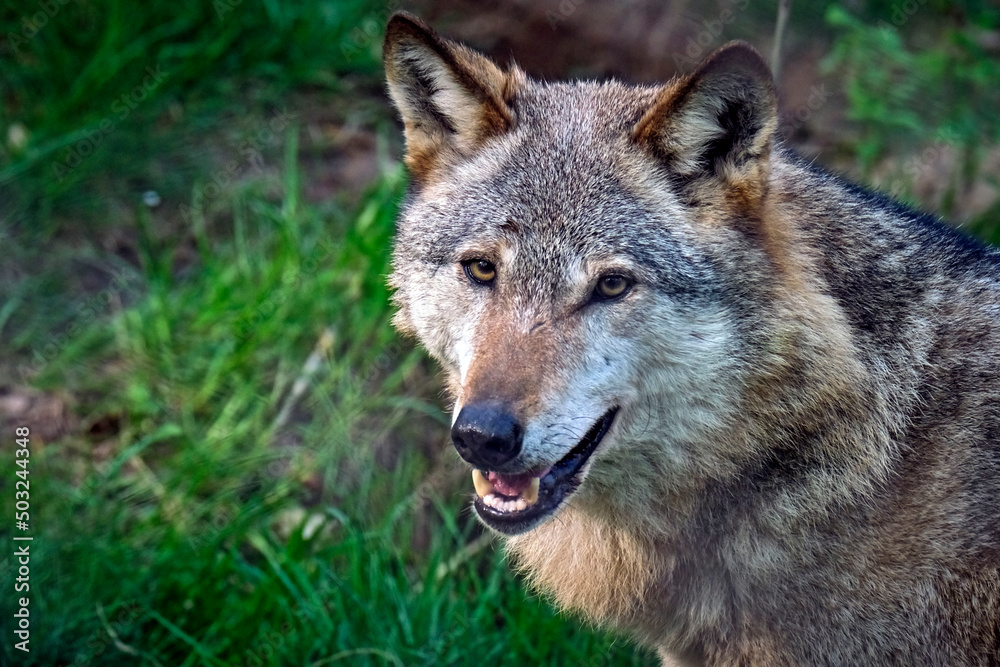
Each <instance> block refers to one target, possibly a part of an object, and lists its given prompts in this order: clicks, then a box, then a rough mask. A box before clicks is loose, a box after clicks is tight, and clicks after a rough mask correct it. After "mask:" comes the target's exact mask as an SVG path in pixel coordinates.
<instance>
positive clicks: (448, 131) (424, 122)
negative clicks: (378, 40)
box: [382, 12, 524, 180]
mask: <svg viewBox="0 0 1000 667" xmlns="http://www.w3.org/2000/svg"><path fill="white" fill-rule="evenodd" d="M382 60H383V62H384V64H385V74H386V78H387V80H388V82H389V95H390V96H391V97H392V101H393V102H394V103H395V105H396V108H397V109H398V110H399V113H400V115H401V116H402V117H403V125H404V133H405V136H406V164H407V166H408V167H409V168H410V171H411V172H412V173H413V175H414V176H415V177H416V178H417V179H418V180H419V179H421V178H423V177H425V176H426V175H427V174H428V172H430V171H431V170H432V169H433V168H434V167H435V166H436V165H437V164H438V163H439V162H440V161H441V159H442V158H445V157H446V156H447V154H449V153H454V152H457V153H458V154H468V153H470V152H472V151H474V150H475V149H476V148H477V147H479V146H480V145H481V144H482V143H483V142H484V141H485V140H486V139H488V138H490V137H492V136H496V135H499V134H502V133H504V132H506V131H508V130H509V129H510V128H511V127H512V126H513V124H514V113H513V111H512V110H511V101H512V100H513V96H514V93H515V91H516V90H517V88H518V86H519V84H520V83H521V82H522V81H523V76H524V75H523V74H522V73H521V72H520V70H518V69H517V68H513V67H512V68H511V70H510V71H507V72H505V71H503V70H501V69H500V68H499V67H497V66H496V65H494V64H493V62H492V61H490V60H489V59H488V58H486V57H485V56H483V55H481V54H479V53H476V52H475V51H473V50H472V49H469V48H466V47H465V46H462V45H461V44H457V43H455V42H452V41H450V40H446V39H443V38H441V37H439V36H438V35H437V34H436V33H435V32H434V31H433V30H431V29H430V28H429V27H427V26H426V25H425V24H424V23H423V22H422V21H420V20H419V19H417V18H416V17H414V16H411V15H409V14H406V13H405V12H400V13H397V14H395V15H394V16H393V17H392V18H391V19H389V25H388V26H387V27H386V33H385V44H384V46H383V49H382Z"/></svg>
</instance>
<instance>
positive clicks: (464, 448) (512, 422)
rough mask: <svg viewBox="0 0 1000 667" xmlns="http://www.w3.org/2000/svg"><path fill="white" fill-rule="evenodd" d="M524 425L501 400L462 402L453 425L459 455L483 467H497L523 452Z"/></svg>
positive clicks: (488, 468) (453, 440) (452, 438)
mask: <svg viewBox="0 0 1000 667" xmlns="http://www.w3.org/2000/svg"><path fill="white" fill-rule="evenodd" d="M523 437H524V429H523V428H522V427H521V424H520V422H519V421H518V420H517V418H516V417H515V416H514V415H513V414H512V413H511V411H510V410H509V409H508V408H506V407H505V406H503V405H502V404H499V403H492V402H487V403H470V404H467V405H464V406H462V410H461V411H460V412H459V413H458V419H456V420H455V423H454V425H453V426H452V427H451V440H452V442H453V443H454V444H455V449H457V450H458V453H459V455H460V456H461V457H462V458H463V459H465V460H466V461H468V462H469V463H471V464H472V465H474V466H476V467H477V468H481V469H483V470H496V469H497V468H499V467H500V466H502V465H503V464H505V463H507V462H508V461H511V460H513V459H514V458H515V457H516V456H517V455H518V454H520V453H521V441H522V439H523Z"/></svg>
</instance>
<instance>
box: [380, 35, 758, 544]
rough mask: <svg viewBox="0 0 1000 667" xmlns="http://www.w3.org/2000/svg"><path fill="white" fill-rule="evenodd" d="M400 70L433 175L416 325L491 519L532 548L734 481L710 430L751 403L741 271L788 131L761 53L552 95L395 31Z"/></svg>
mask: <svg viewBox="0 0 1000 667" xmlns="http://www.w3.org/2000/svg"><path fill="white" fill-rule="evenodd" d="M385 62H386V71H387V75H388V80H389V90H390V93H391V95H392V98H393V100H394V102H395V104H396V106H397V107H398V108H399V110H400V112H401V114H402V116H403V120H404V124H405V132H406V142H407V158H406V160H407V164H408V166H409V167H410V170H411V172H412V176H413V185H412V188H411V191H410V193H409V196H408V197H407V199H406V202H405V204H404V206H403V211H402V214H401V216H400V219H399V224H398V237H397V242H396V248H395V257H394V272H393V275H392V278H391V284H392V286H393V287H394V288H395V289H396V294H395V301H396V304H397V305H398V307H399V313H398V315H397V317H396V324H397V326H398V327H399V328H400V329H402V330H404V331H406V332H409V333H412V334H415V335H416V336H417V337H418V338H419V339H420V340H421V341H422V342H423V343H424V344H425V345H426V347H427V349H428V350H429V351H430V352H431V354H432V355H433V356H434V357H435V358H437V359H438V360H439V361H440V363H441V364H442V365H443V366H444V368H445V369H446V372H447V374H448V377H449V384H450V387H451V390H452V392H453V393H454V396H455V409H454V414H453V426H452V438H453V441H454V444H455V447H456V448H457V449H458V452H459V454H460V455H461V456H462V457H463V458H464V459H465V460H466V461H468V462H469V463H470V464H472V465H473V467H474V470H473V481H474V484H475V489H476V492H477V496H478V497H477V499H476V501H475V507H476V511H477V512H478V514H479V516H480V518H481V519H482V520H483V521H484V522H485V523H486V524H487V525H488V526H490V527H492V528H494V529H496V530H498V531H500V532H502V533H506V534H517V533H521V532H524V531H527V530H530V529H532V528H534V527H535V526H537V525H538V524H539V522H542V521H544V520H545V519H547V518H549V517H551V516H553V515H554V514H556V513H557V512H559V511H560V508H561V507H563V506H564V505H565V504H567V503H580V504H582V506H589V507H591V509H592V510H593V511H596V512H605V513H614V512H615V509H616V505H617V504H620V503H630V502H635V501H636V499H637V498H636V497H635V496H643V500H644V501H645V502H650V501H653V500H656V497H657V496H664V495H672V494H677V493H680V492H681V491H682V490H683V489H684V488H686V487H687V486H689V485H690V484H691V483H692V482H691V480H692V479H693V478H695V477H697V476H699V471H700V470H704V469H709V468H712V469H718V468H719V466H720V465H721V466H722V467H723V468H725V467H726V464H725V460H726V459H727V457H730V456H731V455H732V454H731V453H730V452H725V451H722V450H721V449H713V448H712V447H706V446H705V445H704V441H705V439H706V438H705V434H706V433H707V432H708V431H711V430H717V429H719V428H720V427H721V426H722V425H723V424H725V423H726V422H727V420H728V419H729V417H730V413H731V411H732V409H733V407H732V406H733V405H734V404H735V403H734V400H733V396H732V395H731V393H732V391H734V389H733V388H735V387H738V386H739V384H740V382H741V379H740V378H741V376H742V374H743V373H742V370H741V363H740V359H741V355H742V352H741V349H740V348H741V343H740V342H739V341H740V340H741V339H742V338H744V337H741V336H737V335H736V333H737V332H736V331H734V328H736V327H740V326H743V327H748V328H752V326H753V323H752V321H751V319H752V318H749V317H746V318H742V319H741V314H742V312H741V311H742V310H745V309H743V308H742V307H741V305H740V301H741V298H742V293H745V292H746V291H747V290H748V289H754V288H755V287H754V285H753V282H754V281H753V276H752V275H750V276H748V275H746V274H744V275H742V276H741V281H740V284H738V285H737V284H734V282H733V280H732V279H731V278H730V279H727V278H726V275H732V272H731V271H723V270H722V269H723V268H724V267H726V266H728V265H731V264H732V263H733V262H734V261H736V260H737V258H735V257H733V256H732V252H731V248H732V246H733V244H732V243H729V242H727V238H728V237H731V236H733V235H737V236H739V235H744V234H753V233H755V232H754V230H753V229H752V227H753V225H754V220H755V218H756V217H758V216H759V214H760V212H759V210H758V208H759V206H760V197H761V189H762V174H763V173H764V170H765V169H766V163H767V154H768V150H769V147H770V142H771V136H772V134H773V132H774V128H775V125H776V119H775V98H774V90H773V85H772V83H771V79H770V75H769V72H768V70H767V66H766V65H765V64H764V63H763V62H762V61H761V59H760V57H759V56H758V55H757V54H756V52H754V51H753V50H752V49H750V48H749V47H748V46H745V45H742V44H735V45H731V46H729V47H726V48H724V49H722V50H720V51H719V52H718V53H717V54H715V55H714V56H713V57H712V58H710V59H709V60H708V61H706V63H705V64H704V65H703V66H702V67H701V68H700V69H699V70H698V71H697V72H695V73H694V74H692V75H691V76H689V77H687V78H684V79H681V80H678V81H675V82H673V83H672V84H669V85H667V86H664V87H658V88H657V87H648V88H641V87H639V88H637V87H631V86H625V85H622V84H618V83H614V82H612V83H604V84H596V83H578V84H541V83H534V82H530V81H529V80H528V79H527V77H526V76H525V75H524V74H523V73H522V72H520V71H519V70H518V69H516V67H512V68H510V69H507V70H501V69H500V68H499V67H497V66H496V65H494V64H493V63H492V62H490V61H488V60H487V59H486V58H484V57H483V56H480V55H478V54H476V53H474V52H472V51H470V50H468V49H466V48H464V47H462V46H460V45H457V44H454V43H451V42H448V41H446V40H443V39H441V38H439V37H437V36H436V35H435V34H434V33H432V32H431V31H430V30H429V29H428V28H426V26H424V25H423V24H421V23H420V22H419V21H417V20H416V19H413V18H412V17H408V16H396V17H394V18H393V20H392V21H391V22H390V24H389V27H388V32H387V35H386V43H385ZM743 255H744V256H743V257H741V258H739V260H740V261H741V262H743V264H744V265H745V266H747V267H754V266H755V265H757V264H763V263H766V262H767V261H768V260H767V258H766V257H765V256H764V253H763V252H756V253H755V251H754V250H752V249H751V250H747V251H745V252H743ZM759 287H760V288H761V289H764V290H766V289H767V288H766V286H765V285H761V286H759ZM654 425H655V427H654V428H652V430H651V427H652V426H654ZM653 441H655V442H656V443H657V445H656V447H657V450H658V453H657V458H656V460H655V461H654V460H650V457H649V456H648V447H647V445H648V443H650V442H653ZM696 442H697V443H699V444H698V446H697V447H695V446H694V445H693V443H696ZM623 488H628V489H631V493H629V494H622V492H621V489H623ZM602 489H603V490H611V489H615V492H614V493H613V494H612V493H602Z"/></svg>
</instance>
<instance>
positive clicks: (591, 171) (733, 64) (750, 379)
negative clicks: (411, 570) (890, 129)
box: [384, 14, 1000, 666]
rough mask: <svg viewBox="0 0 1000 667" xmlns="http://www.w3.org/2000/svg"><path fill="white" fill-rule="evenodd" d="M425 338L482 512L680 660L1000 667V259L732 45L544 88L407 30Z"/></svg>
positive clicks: (419, 331) (413, 290) (393, 80)
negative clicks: (866, 164) (620, 76)
mask: <svg viewBox="0 0 1000 667" xmlns="http://www.w3.org/2000/svg"><path fill="white" fill-rule="evenodd" d="M384 63H385V71H386V75H387V79H388V90H389V94H390V96H391V98H392V100H393V102H394V104H395V106H396V108H397V109H398V111H399V114H400V116H401V117H402V121H403V126H404V134H405V141H406V156H405V163H406V165H407V167H408V170H409V173H410V176H411V185H410V189H409V191H408V194H407V196H406V197H405V200H404V202H403V204H402V206H401V211H400V215H399V219H398V229H397V232H398V233H397V239H396V242H395V248H394V251H393V253H394V256H393V271H392V275H391V277H390V283H391V285H392V287H393V288H394V290H395V291H394V300H395V305H396V306H397V308H398V313H397V315H396V317H395V323H396V325H397V326H398V328H399V329H400V330H401V331H403V332H405V333H407V334H411V335H413V336H415V337H416V338H418V339H419V341H420V342H422V344H423V345H424V346H425V347H426V349H427V350H428V351H429V352H430V354H431V355H432V356H433V357H434V358H436V359H437V360H438V361H439V362H440V364H441V366H442V367H443V369H444V372H445V376H446V378H447V385H448V390H449V392H450V393H451V395H452V396H453V397H454V401H455V403H454V412H453V415H452V419H453V424H452V427H451V439H452V441H453V443H454V446H455V448H456V449H457V451H458V453H459V454H460V455H461V457H462V458H463V459H465V461H467V462H468V463H469V464H471V467H472V478H473V480H472V481H473V486H474V488H475V492H476V495H475V496H474V502H473V504H474V507H475V512H476V514H477V515H478V517H479V519H480V520H481V521H482V522H483V523H484V524H485V525H486V526H488V527H489V528H490V529H492V530H494V531H496V532H497V533H499V534H500V535H502V536H503V537H504V541H505V545H506V549H507V550H508V552H509V554H510V555H511V557H512V560H513V562H515V563H516V565H517V566H518V567H519V568H520V569H521V570H522V571H523V572H525V573H526V575H527V577H528V578H529V580H530V581H531V583H532V584H533V585H535V586H537V587H538V588H539V589H541V590H543V591H545V592H547V593H548V594H550V595H551V597H552V599H554V601H555V602H556V603H557V604H558V605H559V606H560V607H562V608H565V609H568V610H572V611H575V612H578V613H580V614H582V615H583V616H584V617H586V618H588V619H590V620H592V621H593V622H595V623H598V624H602V625H606V626H611V627H613V628H617V629H619V630H621V631H623V632H626V633H629V634H630V635H631V636H633V637H634V638H636V639H637V640H638V641H640V642H642V643H644V644H646V645H648V646H650V647H654V648H655V649H656V650H657V651H658V652H659V655H660V656H662V658H663V661H664V664H678V665H768V666H775V665H1000V253H998V251H997V250H994V249H988V248H986V247H984V246H982V245H980V244H978V243H976V242H974V241H972V240H970V239H968V238H966V237H965V236H963V235H961V234H960V233H959V232H957V231H953V230H952V229H950V228H948V227H947V226H945V225H944V224H942V223H940V222H939V221H937V220H936V219H933V218H932V217H930V216H927V215H924V214H920V213H917V212H914V211H911V210H909V209H907V208H905V207H903V206H901V205H899V204H896V203H894V202H892V201H889V200H887V199H884V198H883V197H881V196H879V195H877V194H872V193H870V192H867V191H865V190H863V189H860V188H858V187H856V186H854V185H851V184H848V183H847V182H845V181H844V180H842V179H841V178H839V177H836V176H834V175H831V174H828V173H825V172H824V171H822V170H820V169H818V168H816V167H814V166H812V165H811V164H809V163H808V162H806V161H805V160H803V159H802V158H800V157H798V156H796V155H795V154H794V153H793V152H791V151H790V150H788V149H787V148H785V147H783V146H782V145H781V143H780V141H779V140H778V138H777V136H776V130H777V128H778V112H777V95H776V91H775V84H774V81H773V79H772V76H771V73H770V70H769V68H768V66H767V64H766V63H765V62H764V60H763V59H762V58H761V57H760V55H759V54H758V53H757V52H756V51H754V50H753V48H752V47H750V46H749V45H747V44H744V43H739V42H736V43H731V44H728V45H726V46H723V47H722V48H720V49H719V50H718V51H716V52H715V53H713V54H712V55H711V56H709V57H708V58H707V59H706V60H705V61H704V62H702V63H701V64H700V65H699V66H698V67H697V68H696V69H695V70H694V71H693V72H692V73H690V74H687V75H683V76H679V77H677V78H675V79H674V80H672V81H670V82H667V83H664V84H662V85H627V84H625V83H621V82H617V81H608V82H574V83H543V82H538V81H534V80H532V79H530V78H529V77H528V76H527V75H526V74H525V73H524V72H523V71H522V70H521V69H519V68H518V67H517V66H516V65H514V64H510V65H505V66H501V65H498V64H496V63H494V62H492V61H491V60H489V59H488V58H487V57H485V56H483V55H481V54H479V53H477V52H475V51H473V50H472V49H469V48H467V47H465V46H463V45H461V44H458V43H456V42H453V41H450V40H448V39H445V38H443V37H441V36H439V35H437V34H436V33H435V32H433V31H432V30H431V29H430V28H429V27H428V26H427V25H425V24H424V23H422V22H421V21H420V20H418V19H417V18H415V17H413V16H410V15H407V14H397V15H395V16H393V17H392V18H391V19H390V21H389V23H388V27H387V31H386V37H385V44H384Z"/></svg>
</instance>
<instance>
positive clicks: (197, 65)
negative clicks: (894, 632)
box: [0, 0, 1000, 667]
mask: <svg viewBox="0 0 1000 667" xmlns="http://www.w3.org/2000/svg"><path fill="white" fill-rule="evenodd" d="M396 9H408V10H410V11H413V12H415V13H417V14H418V15H420V16H421V17H423V18H425V19H426V20H428V21H429V22H430V23H431V24H432V25H434V26H435V27H436V28H438V29H439V30H441V31H442V32H443V33H445V34H447V35H451V36H454V37H457V38H460V39H462V40H465V41H466V42H467V43H469V44H471V45H472V46H475V47H477V48H479V49H482V50H484V51H486V52H487V53H489V54H490V55H491V56H493V57H495V58H496V59H498V60H500V61H502V62H508V61H510V60H515V61H517V62H518V63H519V64H520V65H521V66H522V67H523V68H525V69H526V70H527V71H528V72H529V73H530V74H532V75H534V76H535V77H541V78H548V79H555V78H564V77H574V78H603V77H609V76H614V77H618V78H624V79H628V80H633V81H641V82H653V81H658V80H664V79H666V78H668V77H670V76H673V75H674V74H675V73H677V72H679V71H681V72H682V71H689V70H690V69H692V68H693V67H694V65H695V64H696V63H697V62H698V61H699V60H700V59H701V58H703V57H704V56H705V55H707V54H708V53H709V52H710V51H712V50H713V49H714V48H716V47H718V46H720V45H722V44H723V43H725V42H726V41H728V40H731V39H745V40H748V41H749V42H751V43H752V44H754V45H755V46H756V47H757V48H758V49H760V50H761V51H762V52H763V53H764V54H765V55H768V56H769V55H770V54H771V52H772V49H773V46H774V35H775V27H776V17H777V7H776V3H775V2H761V1H758V0H718V1H714V0H713V1H709V2H690V1H687V0H676V1H672V2H658V1H653V0H627V1H622V2H615V3H611V2H598V1H597V0H559V1H556V0H549V1H546V2H530V1H529V0H509V1H507V2H472V1H471V0H440V1H437V0H420V1H414V2H401V3H394V4H390V5H386V4H383V3H379V2H374V1H372V0H338V1H332V0H326V1H324V0H315V1H308V0H301V1H299V2H279V1H278V0H260V1H258V0H212V1H211V2H209V1H207V0H205V1H203V2H186V3H177V2H168V1H167V0H144V2H141V3H135V2H126V1H125V0H21V1H19V2H16V3H10V2H8V3H5V4H4V5H3V8H2V9H0V23H2V26H0V27H2V30H0V252H2V255H0V425H2V431H0V433H2V434H3V435H2V438H3V443H4V444H3V446H2V447H0V452H3V458H4V460H3V462H2V464H0V471H2V474H0V517H3V518H2V520H0V538H2V539H3V542H4V544H7V545H10V544H14V542H12V541H11V540H10V538H11V537H12V536H13V535H15V534H30V535H33V536H34V538H35V539H34V540H33V542H32V543H31V555H32V558H31V565H30V567H31V579H30V586H31V589H30V600H31V602H30V614H31V640H30V648H31V652H30V653H23V652H21V651H17V650H15V649H14V648H13V644H14V641H13V640H12V637H13V634H12V632H13V620H12V618H13V617H12V614H13V611H14V609H15V605H16V604H17V603H16V601H15V594H14V593H13V592H11V591H12V586H11V587H8V583H7V582H12V581H13V578H14V576H15V573H16V564H15V562H14V558H13V557H12V555H11V554H12V553H13V549H12V548H7V547H5V548H4V549H2V551H3V554H4V555H3V557H2V560H0V569H2V577H0V581H3V582H4V584H3V590H4V591H5V592H4V594H3V595H2V596H0V636H2V637H3V640H2V644H0V663H3V664H35V665H47V666H48V665H75V666H83V665H130V664H135V665H163V666H167V665H213V666H214V665H249V666H255V665H272V664H273V665H279V664H280V665H285V664H297V665H311V666H314V667H318V666H319V665H334V664H349V665H386V664H391V665H444V664H448V665H451V664H454V665H464V664H469V665H481V664H512V663H516V662H519V663H520V664H545V665H563V664H566V665H610V664H646V665H652V664H656V659H655V657H654V656H653V655H651V654H650V653H648V652H646V651H644V650H641V649H639V648H637V647H636V646H635V645H633V644H632V643H630V642H629V641H627V640H625V639H623V638H616V637H615V636H613V635H610V634H607V633H604V632H598V631H594V630H593V629H592V628H588V627H587V626H585V625H583V624H581V623H580V622H579V621H577V620H576V619H573V618H568V617H562V616H559V615H557V614H556V613H555V612H554V611H553V610H552V608H551V607H550V605H549V604H548V603H547V602H546V601H545V600H543V599H540V598H539V597H538V596H536V595H534V594H532V593H531V592H529V591H526V590H525V588H524V586H523V584H522V583H521V581H520V580H519V579H518V578H517V577H516V576H515V575H514V574H513V573H511V572H510V569H509V567H508V565H507V564H506V563H505V562H504V560H503V556H502V554H501V552H500V551H499V549H498V547H497V545H496V544H495V543H494V542H493V541H492V540H491V539H490V538H489V537H488V536H485V535H483V532H482V530H481V528H479V527H478V526H477V524H476V523H475V521H474V520H473V518H472V517H471V516H470V513H469V512H468V510H467V507H466V506H467V504H468V496H469V494H470V492H471V484H470V482H469V480H468V478H467V474H466V471H465V468H464V467H463V466H462V465H460V464H459V463H458V461H457V456H456V455H455V454H454V453H453V451H452V448H451V447H450V446H449V443H448V438H447V424H448V417H447V412H448V409H447V406H446V405H445V402H444V399H443V397H442V394H441V389H440V382H439V377H438V370H437V368H436V367H435V365H434V364H433V363H431V362H430V361H429V360H428V359H427V357H426V356H425V355H424V354H423V353H422V352H421V351H420V350H418V349H416V348H415V346H414V344H413V343H412V342H411V341H408V340H402V339H400V338H399V337H398V336H397V335H396V334H395V333H394V331H393V330H392V328H391V326H390V324H389V320H390V317H391V309H390V307H389V305H388V303H387V297H388V294H387V288H386V286H385V279H386V274H387V272H388V263H387V262H388V256H389V252H390V249H391V243H392V235H393V220H394V216H395V213H396V207H397V205H398V202H399V200H400V197H401V195H402V193H403V191H404V188H405V181H406V177H405V173H404V172H403V170H402V169H401V167H400V157H401V147H402V139H401V132H400V128H399V124H398V122H397V120H396V118H395V116H394V114H393V111H392V110H391V109H390V107H389V106H388V103H387V99H386V95H385V93H384V84H383V76H382V72H381V64H380V48H381V41H382V35H383V31H384V26H385V22H386V20H387V18H388V16H389V15H390V14H391V13H392V11H394V10H396ZM779 62H780V76H779V81H780V89H781V112H782V126H781V136H782V138H783V141H784V142H785V143H786V144H789V145H791V146H793V147H794V148H796V149H797V150H799V151H800V152H802V153H804V154H805V155H807V156H808V157H810V158H814V159H815V160H816V161H817V162H818V163H819V164H822V165H825V166H826V167H828V168H830V169H833V170H835V171H838V172H841V173H843V174H845V175H847V176H848V177H849V178H851V179H853V180H856V181H859V182H861V183H864V184H866V185H868V186H871V187H873V188H877V189H879V190H881V191H883V192H886V193H890V194H892V195H893V196H896V197H899V198H902V199H904V200H905V201H907V202H910V203H912V204H914V205H917V206H920V207H922V208H925V209H927V210H930V211H933V212H937V213H940V214H941V215H942V216H944V217H946V218H947V219H949V220H951V221H953V222H954V224H956V225H958V226H960V227H962V228H963V229H965V230H967V231H968V232H969V233H971V234H974V235H976V236H979V237H980V238H982V239H985V240H987V241H989V242H996V241H1000V182H998V177H1000V148H998V140H1000V111H998V110H1000V9H998V7H997V5H996V4H995V3H992V2H986V1H985V0H984V1H981V2H976V1H974V0H970V1H967V2H944V1H941V0H845V1H843V2H838V3H819V2H811V3H805V2H799V1H795V2H793V3H792V4H791V13H790V18H789V20H788V23H787V26H786V27H785V30H784V37H783V39H782V42H781V57H780V61H779ZM17 427H28V428H30V452H31V453H30V459H29V463H28V465H27V468H28V470H29V473H30V477H29V479H30V483H31V487H30V488H31V494H30V526H29V527H28V530H27V532H23V531H19V530H18V529H17V528H15V523H14V519H13V517H14V511H15V507H14V504H15V503H14V482H15V481H17V479H18V477H16V476H15V472H16V471H18V470H22V469H24V466H20V467H18V466H16V465H15V456H14V453H13V450H14V444H13V442H14V438H15V436H14V433H15V428H17ZM23 477H25V475H22V478H23Z"/></svg>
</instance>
